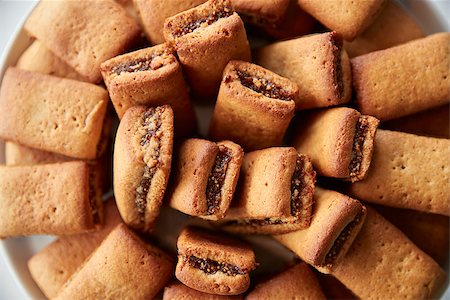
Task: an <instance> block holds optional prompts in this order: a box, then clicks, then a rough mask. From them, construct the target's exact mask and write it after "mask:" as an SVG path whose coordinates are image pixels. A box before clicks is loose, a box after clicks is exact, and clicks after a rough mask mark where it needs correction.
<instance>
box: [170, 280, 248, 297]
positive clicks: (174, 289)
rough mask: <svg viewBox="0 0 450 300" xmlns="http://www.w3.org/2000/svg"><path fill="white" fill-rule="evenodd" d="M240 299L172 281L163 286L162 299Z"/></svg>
mask: <svg viewBox="0 0 450 300" xmlns="http://www.w3.org/2000/svg"><path fill="white" fill-rule="evenodd" d="M198 299H204V300H242V299H243V297H242V296H240V295H237V296H224V295H214V294H208V293H204V292H200V291H197V290H194V289H191V288H190V287H188V286H186V285H184V284H182V283H179V282H174V283H171V284H170V285H168V286H166V287H165V288H164V295H163V300H198Z"/></svg>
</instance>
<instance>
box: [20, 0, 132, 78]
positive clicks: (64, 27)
mask: <svg viewBox="0 0 450 300" xmlns="http://www.w3.org/2000/svg"><path fill="white" fill-rule="evenodd" d="M25 29H26V31H27V32H28V33H29V34H30V35H31V36H33V37H36V38H37V39H38V40H40V41H41V42H42V43H43V44H44V45H45V46H46V47H47V48H48V49H50V51H52V52H53V53H55V54H56V55H57V56H58V57H59V58H61V59H62V60H63V61H65V62H66V63H67V64H69V65H70V66H71V67H73V68H74V69H75V70H76V71H77V72H78V73H79V74H81V75H82V76H83V77H85V78H87V80H89V81H90V82H93V83H98V82H100V81H101V79H102V76H101V74H100V64H101V63H102V62H104V61H105V60H107V59H110V58H111V57H114V56H116V55H118V54H121V53H123V52H125V51H126V50H127V49H128V48H129V47H130V46H131V45H132V43H134V41H135V40H136V39H137V37H138V36H139V33H140V29H139V25H138V24H137V23H136V22H135V21H134V20H133V19H132V18H131V17H130V16H129V15H128V14H127V12H126V11H125V9H124V8H122V7H121V6H120V4H118V3H116V2H115V1H113V0H102V1H41V2H39V4H38V5H37V6H36V7H35V8H34V10H33V12H32V13H31V15H30V16H29V17H28V19H27V21H26V22H25Z"/></svg>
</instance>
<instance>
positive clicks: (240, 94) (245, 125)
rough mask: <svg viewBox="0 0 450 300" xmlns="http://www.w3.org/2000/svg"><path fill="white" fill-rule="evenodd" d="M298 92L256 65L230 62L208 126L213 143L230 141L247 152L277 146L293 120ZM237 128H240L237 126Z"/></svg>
mask: <svg viewBox="0 0 450 300" xmlns="http://www.w3.org/2000/svg"><path fill="white" fill-rule="evenodd" d="M297 92H298V88H297V86H296V84H294V83H293V82H291V81H290V80H288V79H286V78H283V77H281V76H278V75H276V74H275V73H272V72H270V71H268V70H266V69H264V68H261V67H259V66H257V65H254V64H250V63H247V62H242V61H231V62H229V63H228V65H227V67H226V68H225V70H224V73H223V80H222V83H221V86H220V90H219V96H218V98H217V102H216V106H215V108H214V113H213V117H212V121H211V125H210V130H209V132H210V136H211V137H212V138H213V139H216V140H220V139H231V140H233V141H236V142H237V143H238V144H240V145H241V146H242V147H243V148H244V149H246V150H250V151H251V150H256V149H262V148H267V147H271V146H279V145H280V144H281V140H282V138H283V136H284V133H285V131H286V129H287V127H288V126H289V122H290V121H291V119H292V117H293V116H294V110H295V103H294V99H296V97H297ZM236 124H239V126H236Z"/></svg>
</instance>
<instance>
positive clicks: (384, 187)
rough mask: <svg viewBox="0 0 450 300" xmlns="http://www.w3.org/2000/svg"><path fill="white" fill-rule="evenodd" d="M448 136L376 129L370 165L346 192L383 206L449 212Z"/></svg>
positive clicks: (449, 160) (449, 171) (449, 162)
mask: <svg viewBox="0 0 450 300" xmlns="http://www.w3.org/2000/svg"><path fill="white" fill-rule="evenodd" d="M449 165H450V140H448V139H436V138H429V137H420V136H416V135H413V134H408V133H402V132H395V131H388V130H378V132H377V135H376V136H375V147H374V153H373V158H372V166H371V167H370V170H369V172H368V174H367V177H366V178H365V179H364V180H363V181H359V182H355V183H353V184H351V185H350V186H349V187H348V189H347V191H348V192H349V194H350V195H353V196H355V197H357V198H358V199H364V200H365V201H368V202H373V203H378V204H382V205H386V206H393V207H399V208H409V209H414V210H420V211H424V212H431V213H436V214H441V215H446V216H448V215H449V212H450V206H449V205H450V203H449V201H448V199H450V168H449Z"/></svg>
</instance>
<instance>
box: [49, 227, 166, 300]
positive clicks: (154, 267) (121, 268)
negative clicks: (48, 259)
mask: <svg viewBox="0 0 450 300" xmlns="http://www.w3.org/2000/svg"><path fill="white" fill-rule="evenodd" d="M172 274H173V260H172V259H171V257H169V256H167V255H166V254H165V253H164V252H162V251H161V250H160V249H158V248H156V247H154V246H152V245H150V244H146V243H144V242H143V241H142V240H141V239H140V238H139V237H138V236H137V235H136V234H134V233H133V232H132V231H131V230H129V229H128V228H127V227H126V225H125V224H119V225H117V226H116V227H115V228H114V229H113V230H112V231H111V233H110V234H109V235H108V236H107V237H106V238H105V240H104V241H103V242H102V243H101V244H100V246H99V247H98V248H97V250H95V251H94V252H93V253H92V255H91V256H90V257H89V258H88V259H87V260H86V261H85V262H84V264H83V266H82V267H81V268H79V269H78V271H77V272H76V273H75V274H73V275H72V277H71V278H70V279H69V280H68V281H67V282H66V284H65V285H64V286H63V287H62V289H61V290H60V292H59V293H58V296H57V297H56V298H55V299H99V298H104V297H105V295H107V296H108V297H109V298H112V299H122V298H131V299H153V297H155V296H156V294H157V293H158V292H159V291H160V290H161V289H162V288H163V287H164V285H165V284H166V283H167V282H168V281H169V279H170V278H171V276H172ZM143 283H145V284H143Z"/></svg>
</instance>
